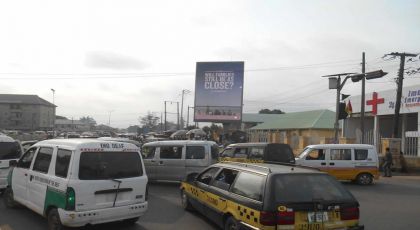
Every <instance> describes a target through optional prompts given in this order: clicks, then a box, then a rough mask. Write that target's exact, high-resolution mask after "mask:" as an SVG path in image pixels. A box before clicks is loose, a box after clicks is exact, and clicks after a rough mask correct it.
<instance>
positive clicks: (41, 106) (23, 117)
mask: <svg viewBox="0 0 420 230" xmlns="http://www.w3.org/2000/svg"><path fill="white" fill-rule="evenodd" d="M55 108H56V106H55V105H54V104H52V103H50V102H48V101H46V100H44V99H42V98H40V97H38V96H37V95H21V94H0V129H6V130H22V131H32V130H52V129H53V128H54V120H55Z"/></svg>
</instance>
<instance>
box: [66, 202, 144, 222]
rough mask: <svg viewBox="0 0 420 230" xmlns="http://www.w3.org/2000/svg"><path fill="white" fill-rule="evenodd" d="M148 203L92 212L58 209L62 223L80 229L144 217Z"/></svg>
mask: <svg viewBox="0 0 420 230" xmlns="http://www.w3.org/2000/svg"><path fill="white" fill-rule="evenodd" d="M147 207H148V203H147V201H146V202H143V203H138V204H133V205H126V206H121V207H113V208H104V209H98V210H90V211H82V212H75V211H66V210H64V209H61V208H60V209H58V213H59V214H60V220H61V223H62V224H63V225H65V226H69V227H80V226H84V225H87V224H100V223H108V222H113V221H120V220H126V219H131V218H136V217H140V216H142V215H143V214H144V213H145V212H146V211H147Z"/></svg>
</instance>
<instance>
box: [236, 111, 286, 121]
mask: <svg viewBox="0 0 420 230" xmlns="http://www.w3.org/2000/svg"><path fill="white" fill-rule="evenodd" d="M281 115H282V114H260V113H244V114H242V122H244V123H264V122H267V121H271V120H275V119H278V118H280V116H281Z"/></svg>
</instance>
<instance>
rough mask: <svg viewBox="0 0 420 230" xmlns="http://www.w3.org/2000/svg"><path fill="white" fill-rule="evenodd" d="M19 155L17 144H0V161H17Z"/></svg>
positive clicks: (19, 150)
mask: <svg viewBox="0 0 420 230" xmlns="http://www.w3.org/2000/svg"><path fill="white" fill-rule="evenodd" d="M21 154H22V152H21V149H20V146H19V143H18V142H0V160H10V159H17V158H19V157H20V155H21Z"/></svg>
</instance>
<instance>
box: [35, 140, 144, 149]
mask: <svg viewBox="0 0 420 230" xmlns="http://www.w3.org/2000/svg"><path fill="white" fill-rule="evenodd" d="M100 143H116V144H121V142H116V141H106V140H97V139H89V138H74V139H50V140H45V141H40V142H38V143H36V144H35V145H33V146H40V145H41V146H42V145H52V146H65V147H67V148H70V149H73V150H74V149H78V148H82V147H84V148H86V147H89V145H91V144H100ZM123 144H124V147H125V148H130V149H138V147H137V146H136V145H134V144H131V143H123Z"/></svg>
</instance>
